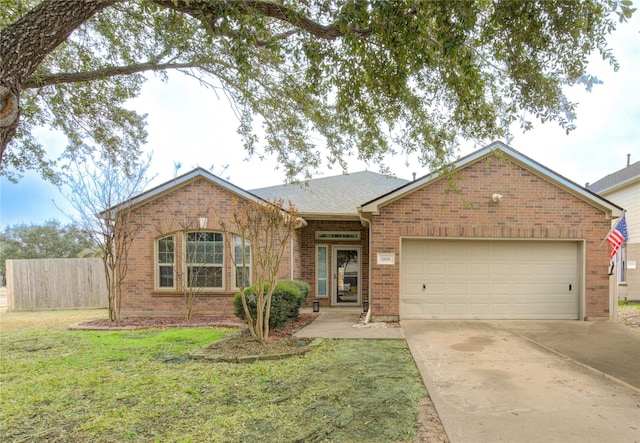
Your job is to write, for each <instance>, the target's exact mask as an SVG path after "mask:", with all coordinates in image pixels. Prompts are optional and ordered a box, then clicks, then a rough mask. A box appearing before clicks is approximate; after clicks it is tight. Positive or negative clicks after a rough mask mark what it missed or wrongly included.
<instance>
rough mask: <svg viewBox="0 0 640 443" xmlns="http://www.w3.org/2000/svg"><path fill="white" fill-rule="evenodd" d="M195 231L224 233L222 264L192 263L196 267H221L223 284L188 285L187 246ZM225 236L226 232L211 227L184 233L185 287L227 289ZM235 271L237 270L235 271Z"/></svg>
mask: <svg viewBox="0 0 640 443" xmlns="http://www.w3.org/2000/svg"><path fill="white" fill-rule="evenodd" d="M194 232H201V233H202V232H211V233H214V234H220V235H222V263H221V264H213V265H210V264H206V263H205V264H202V263H192V264H191V266H196V267H198V266H199V267H207V268H220V269H221V271H222V286H220V287H217V286H189V285H188V283H189V282H188V279H189V263H187V248H188V247H189V234H191V233H194ZM224 236H225V233H224V232H221V231H216V230H211V229H204V230H198V229H194V230H190V231H187V232H185V233H184V236H183V242H182V246H183V247H182V254H183V255H182V257H183V260H182V266H183V276H184V277H183V281H182V284H183V287H184V288H185V289H186V290H187V291H189V290H190V289H193V290H196V291H207V292H208V291H224V290H226V278H225V277H226V274H227V272H226V263H227V260H226V257H225V256H226V254H225V253H224V249H225V248H224V246H225V245H224V241H225V240H224ZM233 272H235V270H234V271H233ZM231 286H233V282H232V283H231Z"/></svg>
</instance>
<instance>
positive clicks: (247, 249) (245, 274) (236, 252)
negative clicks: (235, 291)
mask: <svg viewBox="0 0 640 443" xmlns="http://www.w3.org/2000/svg"><path fill="white" fill-rule="evenodd" d="M242 250H243V248H242V239H241V238H240V237H233V260H234V262H235V264H236V280H235V284H236V288H240V287H242V282H243V279H244V287H245V288H246V287H248V286H251V245H250V244H249V240H245V241H244V268H243V266H242V265H243V263H242Z"/></svg>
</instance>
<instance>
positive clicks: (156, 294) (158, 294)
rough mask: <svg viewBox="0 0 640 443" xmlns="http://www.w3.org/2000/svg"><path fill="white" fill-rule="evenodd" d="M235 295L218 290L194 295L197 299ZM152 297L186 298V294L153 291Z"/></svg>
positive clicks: (171, 291) (173, 291)
mask: <svg viewBox="0 0 640 443" xmlns="http://www.w3.org/2000/svg"><path fill="white" fill-rule="evenodd" d="M233 294H235V292H233V291H227V290H224V289H216V290H206V291H199V292H196V293H194V295H195V296H196V297H223V296H224V297H227V296H229V295H233ZM151 295H152V296H153V297H184V296H185V295H188V294H185V293H184V292H181V291H175V290H169V291H158V290H156V291H152V292H151Z"/></svg>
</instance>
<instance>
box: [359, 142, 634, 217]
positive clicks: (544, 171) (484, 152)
mask: <svg viewBox="0 0 640 443" xmlns="http://www.w3.org/2000/svg"><path fill="white" fill-rule="evenodd" d="M496 151H500V152H502V153H503V154H504V155H505V156H506V157H507V158H508V159H510V160H512V161H515V162H516V163H517V164H518V165H520V166H521V167H523V168H524V169H527V170H528V171H530V172H532V173H533V174H536V175H538V176H539V177H541V178H543V179H544V180H547V181H548V182H550V183H552V184H554V185H556V186H558V187H561V188H563V189H565V190H566V191H568V192H569V193H571V194H573V195H574V196H576V197H578V198H580V199H582V200H584V201H586V202H587V203H589V204H591V205H593V206H595V207H597V208H600V209H601V210H603V211H604V212H606V213H607V214H610V215H611V216H612V217H613V218H616V217H619V216H620V215H621V214H622V208H620V207H619V206H617V205H615V204H613V203H611V202H610V201H608V200H606V199H604V198H602V197H600V196H598V195H596V194H594V193H592V192H591V191H588V190H586V189H585V188H583V187H582V186H580V185H578V184H576V183H574V182H572V181H571V180H569V179H567V178H565V177H562V176H561V175H559V174H557V173H555V172H553V171H552V170H550V169H548V168H547V167H545V166H543V165H541V164H540V163H538V162H536V161H534V160H532V159H530V158H529V157H527V156H525V155H523V154H521V153H520V152H518V151H516V150H514V149H512V148H510V147H508V146H507V145H505V144H504V143H501V142H494V143H492V144H490V145H489V146H486V147H485V148H482V149H479V150H477V151H475V152H473V153H471V154H470V155H468V156H466V157H463V158H461V159H459V160H457V161H456V162H455V163H454V164H453V169H454V170H459V169H463V168H465V167H466V166H468V165H470V164H472V163H474V162H476V161H478V160H480V159H482V158H484V157H486V156H489V155H491V154H492V153H494V152H496ZM440 178H441V175H440V174H439V173H438V172H434V173H431V174H429V175H426V176H424V177H422V178H419V179H417V180H415V181H412V182H410V183H409V184H407V185H405V186H402V187H400V188H398V189H397V190H395V191H392V192H390V193H389V194H386V195H383V196H381V197H378V198H376V199H375V200H371V201H370V202H367V203H365V204H363V205H362V206H360V207H359V208H358V211H359V212H360V213H363V212H364V213H371V214H374V215H378V214H379V211H380V208H381V207H382V206H384V205H386V204H389V203H391V202H393V201H395V200H397V199H400V198H402V197H404V196H406V195H407V194H409V193H411V192H413V191H415V190H417V189H420V188H423V187H426V186H428V185H430V184H431V183H433V182H435V181H437V180H439V179H440Z"/></svg>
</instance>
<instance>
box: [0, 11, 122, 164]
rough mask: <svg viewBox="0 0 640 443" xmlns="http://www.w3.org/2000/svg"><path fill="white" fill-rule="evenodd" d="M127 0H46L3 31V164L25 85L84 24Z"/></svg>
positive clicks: (0, 93) (0, 135) (0, 75)
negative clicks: (52, 54) (43, 62)
mask: <svg viewBox="0 0 640 443" xmlns="http://www.w3.org/2000/svg"><path fill="white" fill-rule="evenodd" d="M123 1H125V0H91V1H78V0H45V1H43V2H42V3H40V4H39V5H38V6H36V7H35V8H33V9H32V10H31V11H29V12H28V13H27V14H26V15H25V16H24V17H22V18H21V19H20V20H18V21H17V22H15V23H12V24H11V25H9V26H7V27H5V28H4V29H3V30H2V31H0V164H2V159H3V157H4V152H5V150H6V148H7V145H8V144H9V142H10V141H11V140H12V139H13V136H14V134H15V132H16V128H17V126H18V120H19V117H20V112H19V101H20V94H21V92H22V85H23V84H24V82H25V81H26V80H27V79H28V78H29V77H30V76H31V75H32V74H33V73H34V72H35V70H36V68H37V67H38V65H40V63H42V60H44V58H45V57H46V56H47V55H49V54H50V53H51V52H52V51H53V50H55V49H56V48H57V47H58V46H59V45H60V44H61V43H62V42H64V41H65V40H67V38H69V35H70V34H71V33H72V32H73V31H74V30H75V29H77V28H78V27H79V26H80V25H81V24H82V23H84V22H85V21H87V20H88V19H89V18H91V17H92V16H93V15H95V14H96V13H98V12H100V11H102V10H103V9H105V8H107V7H109V6H111V5H113V4H114V3H118V2H123Z"/></svg>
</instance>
